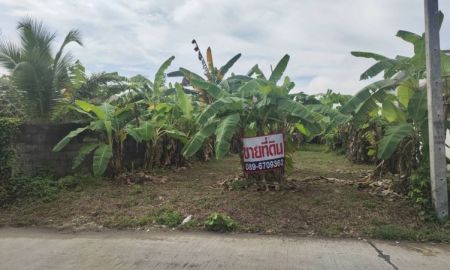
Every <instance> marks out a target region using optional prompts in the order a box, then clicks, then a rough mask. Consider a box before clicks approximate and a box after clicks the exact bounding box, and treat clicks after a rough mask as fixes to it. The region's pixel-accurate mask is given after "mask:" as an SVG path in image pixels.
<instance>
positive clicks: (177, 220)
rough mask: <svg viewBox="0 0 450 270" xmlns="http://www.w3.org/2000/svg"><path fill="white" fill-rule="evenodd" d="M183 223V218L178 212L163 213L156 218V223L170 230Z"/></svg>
mask: <svg viewBox="0 0 450 270" xmlns="http://www.w3.org/2000/svg"><path fill="white" fill-rule="evenodd" d="M182 221H183V216H182V215H181V214H180V213H179V212H177V211H163V212H161V213H160V214H159V215H158V216H157V217H156V223H158V224H159V225H165V226H168V227H170V228H173V227H176V226H178V225H180V224H181V222H182Z"/></svg>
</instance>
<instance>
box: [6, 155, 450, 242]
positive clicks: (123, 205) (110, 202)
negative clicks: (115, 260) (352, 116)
mask: <svg viewBox="0 0 450 270" xmlns="http://www.w3.org/2000/svg"><path fill="white" fill-rule="evenodd" d="M371 169H373V167H372V166H368V165H358V164H352V163H351V162H349V161H347V160H346V159H345V157H343V156H338V155H336V154H334V153H330V152H325V151H324V149H323V147H317V146H307V147H303V148H301V149H300V151H299V152H297V153H296V154H295V158H294V168H293V169H292V170H291V171H290V172H289V173H288V178H289V179H290V181H295V180H302V179H307V178H314V177H318V176H323V177H333V178H338V179H358V178H360V177H362V175H363V174H364V173H367V171H369V170H371ZM240 173H241V167H240V163H239V159H238V157H236V156H230V157H227V158H226V159H224V160H220V161H217V160H214V161H210V162H206V163H195V164H193V166H192V167H190V168H186V169H185V170H177V171H175V170H173V171H169V170H166V171H162V172H160V173H159V174H161V175H164V176H165V177H166V178H167V180H166V181H162V182H147V183H144V184H142V185H131V186H128V185H124V184H120V183H116V182H113V181H110V180H104V181H100V183H98V182H97V184H96V185H92V186H84V187H83V188H82V189H77V191H63V192H60V193H59V194H58V195H57V198H56V199H55V200H54V201H51V202H48V203H42V202H30V201H27V202H21V203H16V204H13V205H10V206H8V207H6V208H2V209H0V225H3V226H18V225H37V226H48V227H56V228H60V229H75V230H98V229H101V228H113V229H137V228H139V229H154V228H155V227H161V226H162V227H177V228H180V229H186V230H202V229H203V224H204V220H205V219H206V217H207V216H208V215H210V214H211V213H213V212H220V213H223V214H225V215H228V216H230V217H231V218H232V219H233V220H234V221H235V222H236V223H237V228H236V230H237V231H239V232H257V233H264V234H295V235H307V236H325V237H376V238H384V239H407V240H439V241H450V228H449V227H448V226H447V227H446V226H445V225H436V224H427V223H425V222H424V221H422V220H421V219H420V218H419V213H418V212H419V211H418V210H417V209H416V208H414V207H413V206H412V204H411V203H410V202H409V201H408V200H406V199H397V200H395V201H392V200H389V199H388V198H384V197H378V196H373V195H370V194H369V193H367V192H365V191H364V190H359V189H357V188H356V187H353V186H349V185H338V184H333V183H329V182H328V183H327V182H324V181H314V180H312V181H296V183H298V184H297V185H298V188H296V189H294V190H281V191H267V192H265V191H261V192H258V191H254V190H253V189H248V190H236V191H229V190H225V189H224V188H223V187H222V186H221V185H220V183H221V182H223V181H224V180H226V179H229V178H232V177H235V176H238V175H239V174H240ZM188 215H192V220H191V221H190V222H189V223H187V224H185V225H184V226H181V227H180V226H179V223H180V222H181V220H182V219H183V218H185V217H187V216H188Z"/></svg>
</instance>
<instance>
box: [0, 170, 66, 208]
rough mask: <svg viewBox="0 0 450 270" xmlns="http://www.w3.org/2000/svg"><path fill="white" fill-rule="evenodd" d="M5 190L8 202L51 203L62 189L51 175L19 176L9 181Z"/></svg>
mask: <svg viewBox="0 0 450 270" xmlns="http://www.w3.org/2000/svg"><path fill="white" fill-rule="evenodd" d="M4 188H5V189H6V190H7V193H8V201H14V200H18V199H20V200H39V201H43V202H49V201H52V200H54V199H55V198H56V194H57V193H58V192H59V190H60V188H59V185H58V182H57V180H56V179H55V178H54V177H52V176H50V175H45V174H44V175H37V176H28V175H18V176H15V177H13V178H11V179H9V180H8V181H7V183H6V184H5V185H4Z"/></svg>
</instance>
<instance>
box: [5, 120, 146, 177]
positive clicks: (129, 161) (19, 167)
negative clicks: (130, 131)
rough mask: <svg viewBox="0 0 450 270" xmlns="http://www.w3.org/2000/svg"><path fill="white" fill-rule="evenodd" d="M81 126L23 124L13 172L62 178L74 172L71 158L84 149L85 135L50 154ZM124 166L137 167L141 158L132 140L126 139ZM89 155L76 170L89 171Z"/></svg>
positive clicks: (90, 157) (140, 153) (16, 144)
mask: <svg viewBox="0 0 450 270" xmlns="http://www.w3.org/2000/svg"><path fill="white" fill-rule="evenodd" d="M82 126H84V125H80V124H74V123H66V124H22V125H21V126H20V127H19V132H18V134H17V137H16V140H15V145H14V148H15V151H16V161H15V166H14V167H15V169H14V172H13V173H17V172H25V173H36V172H38V171H48V172H50V173H52V174H55V175H58V176H63V175H67V174H70V173H74V172H75V171H74V170H72V164H73V158H74V157H75V156H76V155H77V154H78V150H79V149H80V148H81V147H82V146H83V138H84V137H85V136H86V134H87V133H86V132H85V133H82V134H80V135H78V136H77V137H75V138H73V139H72V140H71V141H70V143H69V144H67V145H66V147H64V148H63V149H62V150H61V151H59V152H53V151H52V149H53V147H54V146H55V145H56V144H57V143H58V142H59V141H60V140H61V139H62V138H64V137H65V136H66V135H67V134H68V133H69V132H70V131H72V130H74V129H76V128H79V127H82ZM123 156H124V158H123V163H124V166H125V167H127V168H132V167H134V168H137V167H139V166H140V165H141V163H142V160H143V157H144V148H143V146H142V145H139V144H137V143H136V142H135V141H133V140H131V139H129V140H126V141H125V143H124V147H123ZM91 167H92V155H90V156H88V157H86V158H85V161H84V162H83V164H82V165H81V166H80V167H78V168H77V169H76V171H80V170H86V171H90V170H91Z"/></svg>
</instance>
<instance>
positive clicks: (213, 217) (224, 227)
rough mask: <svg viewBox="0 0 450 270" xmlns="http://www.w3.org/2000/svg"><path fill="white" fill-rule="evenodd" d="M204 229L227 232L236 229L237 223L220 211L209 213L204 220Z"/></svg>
mask: <svg viewBox="0 0 450 270" xmlns="http://www.w3.org/2000/svg"><path fill="white" fill-rule="evenodd" d="M204 225H205V229H207V230H208V231H214V232H229V231H233V230H234V229H236V227H237V224H236V222H234V221H233V220H232V219H231V218H230V217H229V216H226V215H224V214H221V213H212V214H210V215H209V216H208V217H207V218H206V220H205V222H204Z"/></svg>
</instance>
